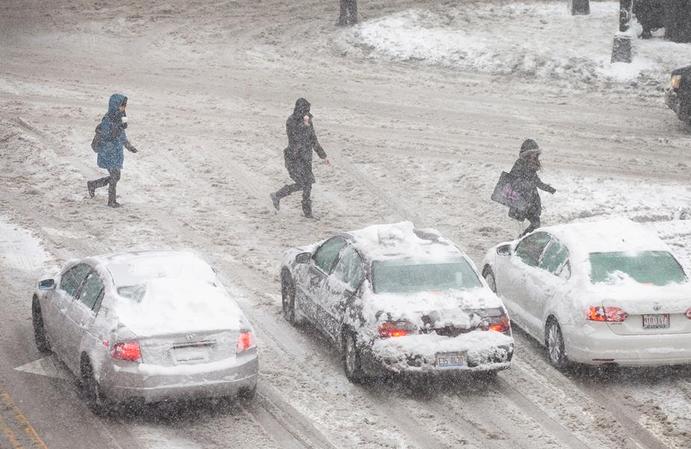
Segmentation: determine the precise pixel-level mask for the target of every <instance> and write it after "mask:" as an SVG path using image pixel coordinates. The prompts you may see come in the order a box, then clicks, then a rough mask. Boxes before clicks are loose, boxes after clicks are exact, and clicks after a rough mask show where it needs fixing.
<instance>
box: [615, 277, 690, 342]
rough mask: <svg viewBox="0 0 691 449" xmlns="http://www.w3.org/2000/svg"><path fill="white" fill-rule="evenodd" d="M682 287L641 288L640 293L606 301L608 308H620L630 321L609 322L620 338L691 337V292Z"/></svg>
mask: <svg viewBox="0 0 691 449" xmlns="http://www.w3.org/2000/svg"><path fill="white" fill-rule="evenodd" d="M682 288H683V287H681V286H678V285H677V286H671V287H657V288H656V287H650V286H640V287H639V288H638V289H636V290H632V289H627V290H628V292H627V293H626V294H624V293H623V292H617V294H615V295H609V296H610V299H606V300H604V301H603V304H602V305H603V306H604V307H620V308H622V309H623V310H624V311H625V312H626V313H627V314H628V317H627V318H626V319H625V320H624V321H623V322H609V323H608V326H609V328H610V329H611V330H612V332H614V333H615V334H617V335H660V334H684V333H691V319H688V318H687V317H686V311H687V310H688V309H689V308H690V307H691V291H689V288H688V287H686V288H683V289H682Z"/></svg>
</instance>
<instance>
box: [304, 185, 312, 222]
mask: <svg viewBox="0 0 691 449" xmlns="http://www.w3.org/2000/svg"><path fill="white" fill-rule="evenodd" d="M311 194H312V184H311V183H309V182H308V183H307V184H304V185H303V186H302V213H303V214H304V215H305V217H307V218H314V217H313V216H312V199H311V198H310V196H311Z"/></svg>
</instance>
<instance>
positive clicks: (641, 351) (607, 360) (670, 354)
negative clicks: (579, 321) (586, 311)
mask: <svg viewBox="0 0 691 449" xmlns="http://www.w3.org/2000/svg"><path fill="white" fill-rule="evenodd" d="M562 330H563V333H564V338H565V346H566V355H567V357H568V358H569V360H571V361H573V362H577V363H584V364H588V365H608V364H616V365H620V366H664V365H685V364H691V335H689V334H656V335H617V334H615V333H614V332H612V331H611V330H610V329H609V327H608V326H607V324H606V323H593V324H586V325H585V326H578V327H571V326H563V327H562Z"/></svg>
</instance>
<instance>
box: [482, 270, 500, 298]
mask: <svg viewBox="0 0 691 449" xmlns="http://www.w3.org/2000/svg"><path fill="white" fill-rule="evenodd" d="M482 277H484V278H485V281H486V282H487V285H488V286H489V288H490V290H492V291H493V292H494V293H497V279H496V278H495V277H494V271H492V268H490V267H489V265H488V266H486V267H485V269H484V270H482Z"/></svg>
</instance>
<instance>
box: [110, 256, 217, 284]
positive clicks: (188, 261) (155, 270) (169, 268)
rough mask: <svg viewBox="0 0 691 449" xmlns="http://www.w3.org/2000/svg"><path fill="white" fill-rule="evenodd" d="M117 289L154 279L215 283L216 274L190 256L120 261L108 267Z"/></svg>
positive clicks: (153, 257) (200, 261)
mask: <svg viewBox="0 0 691 449" xmlns="http://www.w3.org/2000/svg"><path fill="white" fill-rule="evenodd" d="M108 270H109V271H110V273H111V274H112V275H113V280H114V281H115V285H116V286H117V287H125V286H136V285H140V284H145V283H146V282H147V281H150V280H154V279H190V280H196V281H202V282H203V281H208V282H214V280H215V279H216V274H215V273H214V272H213V270H212V269H211V267H210V266H209V265H208V264H207V263H206V262H204V261H203V260H201V259H198V258H196V257H188V256H170V255H165V256H149V257H133V258H129V259H123V260H118V261H116V262H112V263H110V264H109V265H108Z"/></svg>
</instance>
